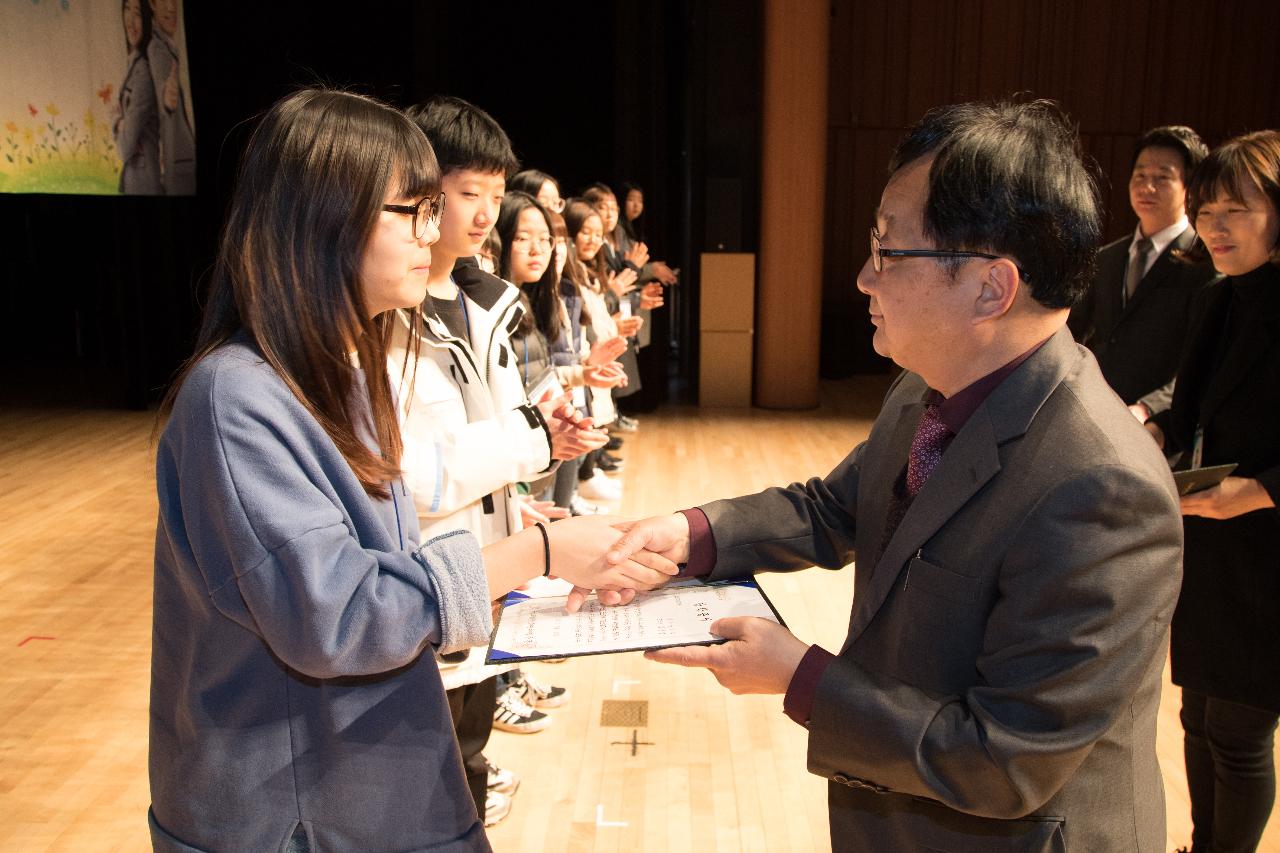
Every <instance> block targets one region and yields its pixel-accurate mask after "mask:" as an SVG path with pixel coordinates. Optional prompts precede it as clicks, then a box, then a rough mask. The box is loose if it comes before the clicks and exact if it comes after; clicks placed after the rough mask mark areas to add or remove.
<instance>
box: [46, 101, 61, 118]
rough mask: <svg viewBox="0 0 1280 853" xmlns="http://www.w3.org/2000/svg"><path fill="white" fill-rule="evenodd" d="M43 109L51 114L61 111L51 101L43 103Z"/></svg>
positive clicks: (54, 114)
mask: <svg viewBox="0 0 1280 853" xmlns="http://www.w3.org/2000/svg"><path fill="white" fill-rule="evenodd" d="M44 111H45V112H47V113H48V114H49V115H51V116H56V115H58V114H59V113H60V112H62V110H60V109H58V107H57V106H56V105H55V104H54V103H53V102H52V101H51V102H49V103H47V104H45V105H44Z"/></svg>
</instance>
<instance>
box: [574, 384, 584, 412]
mask: <svg viewBox="0 0 1280 853" xmlns="http://www.w3.org/2000/svg"><path fill="white" fill-rule="evenodd" d="M573 407H574V408H575V409H577V410H578V411H583V410H584V409H586V408H587V386H585V385H575V386H574V388H573Z"/></svg>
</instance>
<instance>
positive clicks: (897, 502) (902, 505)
mask: <svg viewBox="0 0 1280 853" xmlns="http://www.w3.org/2000/svg"><path fill="white" fill-rule="evenodd" d="M950 435H951V430H949V429H947V425H946V424H945V423H943V422H942V418H940V417H938V406H937V404H936V403H927V404H925V407H924V412H923V413H921V415H920V422H919V423H918V424H916V434H915V435H914V436H913V437H912V439H911V450H910V451H909V452H908V454H907V469H906V470H905V471H903V472H902V473H900V474H899V475H898V480H897V482H896V483H894V486H893V494H892V495H891V496H890V498H889V513H888V517H887V518H886V519H885V524H884V533H883V534H882V535H881V538H880V550H879V552H877V554H876V559H877V560H879V559H880V555H881V554H883V553H884V549H885V548H887V547H888V545H889V540H890V539H892V538H893V534H894V532H895V531H896V530H897V529H898V525H899V524H901V523H902V519H903V518H904V517H905V516H906V514H907V510H908V509H909V508H910V507H911V502H912V501H914V500H915V497H916V495H918V494H920V489H921V488H923V487H924V483H925V480H928V479H929V475H930V474H932V473H933V469H934V468H937V467H938V462H939V460H941V459H942V452H943V451H944V450H946V446H947V438H948V437H949V436H950Z"/></svg>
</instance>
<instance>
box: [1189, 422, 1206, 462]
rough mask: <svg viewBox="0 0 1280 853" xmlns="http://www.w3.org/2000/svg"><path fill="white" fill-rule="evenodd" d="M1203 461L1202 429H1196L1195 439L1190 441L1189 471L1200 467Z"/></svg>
mask: <svg viewBox="0 0 1280 853" xmlns="http://www.w3.org/2000/svg"><path fill="white" fill-rule="evenodd" d="M1203 460H1204V427H1196V435H1195V438H1193V439H1192V440H1191V470H1193V471H1194V470H1195V469H1197V468H1199V467H1200V463H1201V462H1202V461H1203Z"/></svg>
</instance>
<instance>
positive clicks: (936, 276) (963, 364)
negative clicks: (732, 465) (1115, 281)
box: [610, 102, 1182, 853]
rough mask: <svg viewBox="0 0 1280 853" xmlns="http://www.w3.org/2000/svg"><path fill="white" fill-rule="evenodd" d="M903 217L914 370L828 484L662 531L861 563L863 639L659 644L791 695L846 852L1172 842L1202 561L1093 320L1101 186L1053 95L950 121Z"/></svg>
mask: <svg viewBox="0 0 1280 853" xmlns="http://www.w3.org/2000/svg"><path fill="white" fill-rule="evenodd" d="M890 171H891V175H890V178H889V181H888V184H887V186H886V187H885V189H884V193H883V195H882V197H881V202H880V207H879V209H878V210H877V212H876V221H875V223H876V224H875V228H874V229H873V230H872V234H871V258H870V260H869V261H868V262H867V263H866V265H865V266H864V267H863V269H862V272H861V274H860V275H859V276H858V287H859V289H861V290H862V291H863V292H864V293H866V294H867V295H868V296H870V303H869V308H870V312H871V322H872V323H873V324H874V325H875V327H876V331H875V338H874V341H875V346H876V349H877V351H878V352H880V353H881V354H882V355H886V356H889V357H891V358H892V359H893V360H894V361H896V362H897V363H898V364H900V365H901V366H902V367H904V368H905V369H906V372H905V373H903V374H902V376H901V377H900V378H899V379H898V380H897V381H896V382H895V383H894V385H893V387H892V388H891V389H890V391H889V393H888V396H887V397H886V399H885V402H884V407H883V410H882V411H881V413H880V416H879V417H878V419H877V420H876V422H875V425H874V426H873V428H872V431H871V435H870V437H869V438H868V439H867V441H866V442H865V443H864V444H862V445H860V446H858V447H857V448H856V449H855V450H854V451H853V452H852V453H851V454H850V455H849V457H848V458H846V459H845V460H844V461H843V462H841V463H840V464H839V465H838V466H837V467H836V468H835V470H834V471H832V472H831V473H830V474H828V475H827V476H826V477H823V478H814V479H812V480H810V481H809V482H807V483H796V484H793V485H791V486H788V487H785V488H773V489H768V490H766V491H764V492H761V493H759V494H756V495H750V496H746V497H740V498H735V499H732V500H723V501H716V502H714V503H711V504H708V505H706V506H704V507H701V508H699V509H694V510H687V511H685V512H683V513H677V514H674V515H670V516H661V517H657V518H651V519H646V520H644V521H641V522H638V523H637V524H635V526H633V527H632V528H631V530H630V531H629V532H628V533H627V534H626V536H624V537H623V539H622V540H621V541H620V542H619V544H618V546H617V547H616V548H615V549H614V552H613V553H612V554H611V555H610V559H621V557H622V555H623V554H626V553H629V552H632V551H634V550H636V549H638V548H648V549H650V550H654V551H659V552H665V553H666V554H667V555H668V556H669V557H674V558H675V559H676V560H677V561H680V562H687V563H688V571H689V573H690V574H695V575H707V576H710V577H712V578H722V577H731V576H734V575H741V574H746V573H751V572H756V571H783V570H789V569H799V568H803V567H805V566H808V565H819V566H825V567H828V568H839V567H841V566H843V565H845V564H847V563H848V562H849V561H851V560H853V559H854V558H855V557H856V560H857V569H856V574H855V582H854V589H855V592H854V603H853V614H852V618H851V622H850V626H849V634H848V638H847V640H846V641H845V644H844V647H843V648H842V649H841V650H840V652H839V653H838V654H831V653H830V652H828V651H826V650H823V649H821V648H820V647H817V646H808V645H807V644H805V643H804V642H803V641H801V640H799V639H797V638H796V637H795V636H794V635H792V634H791V633H790V632H789V631H788V630H786V629H785V628H783V627H781V626H779V625H776V624H773V623H771V622H766V621H765V620H760V619H754V618H736V619H722V620H719V621H718V622H717V623H715V624H714V625H713V626H712V630H713V631H714V632H715V633H716V634H718V635H719V636H721V637H725V638H728V642H727V643H725V644H723V645H718V646H706V647H691V648H684V649H669V650H664V651H658V652H650V653H648V654H649V657H650V658H651V659H653V660H658V661H663V662H668V663H674V664H683V665H685V666H700V667H707V668H709V669H710V670H711V671H712V672H713V673H714V674H715V675H716V677H717V678H718V679H719V680H720V682H721V683H722V684H724V685H725V686H726V687H728V688H730V689H731V690H733V691H734V692H737V693H785V694H786V695H785V699H784V703H783V707H784V710H785V712H786V713H787V714H788V715H790V716H791V717H792V718H793V719H795V720H796V721H797V722H799V723H800V724H802V725H804V726H806V727H807V728H808V731H809V754H808V766H809V769H810V770H811V771H812V772H814V773H816V774H819V775H821V776H824V777H826V778H828V779H829V780H831V784H830V785H829V805H830V820H831V842H832V846H833V847H834V848H835V849H836V850H851V851H852V850H858V851H872V853H886V852H887V851H899V850H901V851H918V850H945V851H992V850H1002V851H1006V850H1007V851H1014V850H1016V851H1042V850H1043V851H1049V850H1056V851H1062V850H1071V851H1088V853H1105V851H1120V850H1124V851H1134V850H1138V851H1151V853H1158V852H1159V851H1163V850H1164V845H1165V829H1164V804H1163V788H1162V783H1161V778H1160V769H1159V766H1158V765H1157V763H1156V752H1155V735H1156V712H1157V709H1158V707H1159V704H1160V675H1161V668H1162V666H1163V663H1164V659H1165V648H1166V642H1167V639H1168V627H1169V620H1170V616H1171V614H1172V611H1173V606H1174V602H1175V600H1176V598H1177V595H1178V586H1179V580H1180V576H1181V552H1182V532H1181V521H1180V518H1179V514H1178V498H1177V493H1176V491H1175V489H1174V485H1173V481H1172V478H1171V476H1170V474H1169V471H1168V467H1167V466H1166V464H1165V461H1164V458H1163V457H1162V456H1161V455H1160V453H1159V451H1158V450H1157V449H1156V447H1155V445H1154V443H1153V442H1152V441H1151V440H1150V438H1149V437H1148V436H1147V434H1146V433H1145V431H1144V430H1143V429H1142V427H1141V426H1139V424H1138V422H1137V421H1136V420H1135V419H1134V418H1133V417H1132V416H1130V414H1129V413H1128V412H1127V411H1126V409H1125V406H1124V405H1123V404H1122V403H1121V402H1120V400H1119V399H1117V397H1116V395H1115V394H1114V393H1112V391H1111V390H1110V388H1108V387H1107V384H1106V382H1105V381H1104V380H1103V378H1102V376H1101V374H1100V373H1099V371H1098V366H1097V363H1096V362H1095V360H1094V358H1093V356H1092V355H1091V354H1090V353H1089V352H1088V351H1087V350H1085V349H1084V348H1082V347H1080V346H1078V345H1077V344H1076V343H1075V342H1074V341H1073V340H1072V337H1071V335H1070V333H1069V332H1068V331H1067V328H1066V320H1067V315H1068V311H1069V309H1070V307H1071V305H1072V304H1073V303H1074V302H1076V301H1077V300H1078V299H1079V297H1080V295H1081V294H1082V293H1083V291H1084V289H1085V288H1086V287H1087V286H1088V283H1089V273H1090V266H1091V261H1092V258H1093V254H1094V249H1095V246H1096V245H1097V242H1098V202H1097V197H1096V196H1097V194H1096V190H1095V188H1094V186H1093V183H1092V181H1091V180H1090V178H1089V176H1088V174H1087V172H1086V170H1085V168H1084V166H1083V164H1082V162H1081V159H1080V154H1079V143H1078V140H1077V137H1076V135H1075V133H1074V131H1073V130H1071V128H1070V125H1069V123H1068V122H1067V120H1066V118H1065V117H1064V116H1062V115H1061V113H1060V112H1059V111H1058V109H1057V108H1056V106H1055V105H1053V104H1050V103H1047V102H1035V103H1026V104H1007V103H1006V104H964V105H958V106H952V107H945V108H940V109H938V110H934V111H932V112H930V113H929V114H928V115H926V116H925V117H924V119H923V120H922V121H921V122H920V123H919V124H918V125H917V126H916V127H915V128H913V129H912V130H911V131H910V132H909V133H908V135H907V136H906V138H905V139H904V140H903V141H902V143H901V144H900V145H899V148H898V150H897V152H896V154H895V156H894V158H893V161H892V164H891V168H890Z"/></svg>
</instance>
